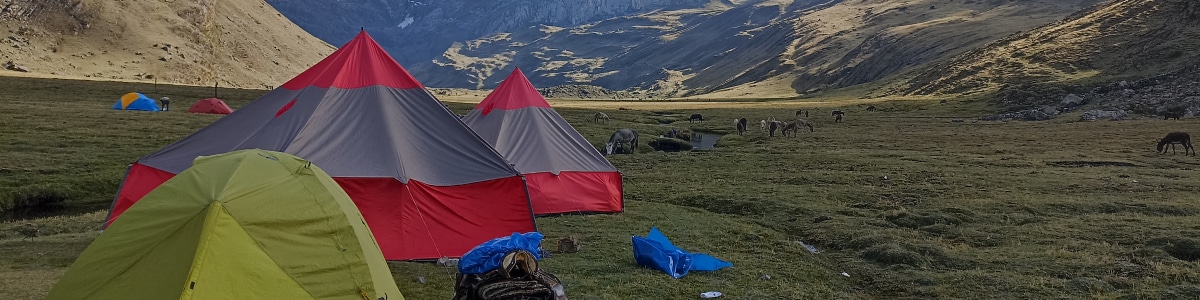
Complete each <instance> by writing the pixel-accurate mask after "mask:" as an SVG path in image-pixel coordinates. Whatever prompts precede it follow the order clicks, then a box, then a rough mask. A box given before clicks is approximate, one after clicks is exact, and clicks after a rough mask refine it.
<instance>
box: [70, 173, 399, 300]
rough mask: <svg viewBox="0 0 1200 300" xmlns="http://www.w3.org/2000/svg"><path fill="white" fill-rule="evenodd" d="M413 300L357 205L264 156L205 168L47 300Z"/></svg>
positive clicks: (174, 186) (326, 183) (328, 184)
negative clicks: (400, 284) (402, 288)
mask: <svg viewBox="0 0 1200 300" xmlns="http://www.w3.org/2000/svg"><path fill="white" fill-rule="evenodd" d="M364 298H366V299H372V300H374V299H388V300H395V299H403V296H402V295H400V291H399V289H397V288H396V284H395V281H394V280H393V279H392V276H391V273H390V271H389V270H388V267H387V264H386V262H385V261H384V259H383V254H382V253H381V252H380V251H379V246H378V245H377V244H376V242H375V239H374V238H373V237H372V235H371V232H370V229H368V228H367V225H366V223H365V222H364V221H363V219H362V215H360V214H359V212H358V209H357V208H355V206H354V203H353V202H351V201H350V197H349V196H347V195H346V193H345V192H344V191H342V189H341V188H340V187H338V184H337V183H336V182H334V181H333V179H332V178H330V177H329V175H328V174H326V173H325V171H323V170H321V169H320V168H318V167H317V166H314V165H312V163H310V162H308V161H305V160H303V159H300V158H297V157H295V156H292V155H289V154H285V153H280V152H272V151H265V150H259V149H249V150H240V151H235V152H230V153H225V154H220V155H213V156H202V157H199V158H197V159H196V160H195V161H194V162H193V164H192V167H190V168H188V169H187V170H185V171H183V172H182V173H180V174H179V175H177V176H175V177H174V178H172V179H170V180H168V181H167V182H165V183H163V184H162V185H161V186H159V187H158V188H156V189H154V190H153V191H151V192H150V193H149V194H147V195H146V197H145V198H143V199H142V200H141V201H138V202H137V203H136V204H135V205H133V206H132V207H130V208H129V210H128V211H126V212H125V214H124V215H123V216H122V217H121V218H120V219H118V220H117V221H115V222H113V223H112V224H111V225H110V226H109V227H108V229H107V230H105V231H104V233H102V234H100V236H99V237H98V238H96V240H95V241H93V242H92V244H91V245H89V246H88V248H87V250H85V251H84V252H83V254H82V255H80V257H79V258H78V259H77V260H76V261H75V263H74V264H72V265H71V269H70V270H68V271H67V273H66V275H64V276H63V278H62V279H61V280H59V282H58V283H57V284H56V285H55V286H54V288H53V290H51V292H50V296H49V297H47V299H358V300H362V299H364Z"/></svg>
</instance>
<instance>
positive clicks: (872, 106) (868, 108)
mask: <svg viewBox="0 0 1200 300" xmlns="http://www.w3.org/2000/svg"><path fill="white" fill-rule="evenodd" d="M875 110H876V108H875V106H874V105H871V106H867V111H875Z"/></svg>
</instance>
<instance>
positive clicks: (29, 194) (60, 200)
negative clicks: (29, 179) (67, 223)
mask: <svg viewBox="0 0 1200 300" xmlns="http://www.w3.org/2000/svg"><path fill="white" fill-rule="evenodd" d="M70 198H71V196H70V194H69V193H68V191H67V189H65V188H61V187H56V186H52V185H35V186H26V187H21V188H18V189H17V190H15V191H12V193H11V197H9V201H8V203H0V211H16V212H23V211H36V210H45V209H59V208H62V207H63V206H64V205H65V203H66V201H67V199H70Z"/></svg>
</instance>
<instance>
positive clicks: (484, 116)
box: [463, 69, 624, 215]
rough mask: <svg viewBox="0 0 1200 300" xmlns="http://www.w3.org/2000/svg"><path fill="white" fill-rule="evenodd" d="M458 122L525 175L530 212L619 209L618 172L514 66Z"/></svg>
mask: <svg viewBox="0 0 1200 300" xmlns="http://www.w3.org/2000/svg"><path fill="white" fill-rule="evenodd" d="M463 123H466V124H467V126H470V127H471V129H472V130H475V132H476V133H477V134H479V136H480V137H482V138H483V139H484V140H485V141H488V143H490V144H491V145H492V146H493V147H494V148H496V151H497V152H500V154H501V155H503V156H504V157H505V158H507V159H508V160H509V161H510V162H512V163H513V164H514V165H515V166H516V168H517V170H518V171H520V172H521V173H522V174H524V175H525V178H526V181H527V184H528V186H529V198H530V202H531V203H533V211H534V213H536V214H538V215H548V214H560V213H568V212H620V211H622V210H623V209H624V200H623V198H622V195H621V192H622V191H621V173H620V172H617V169H616V168H615V167H613V165H612V164H611V163H609V162H608V160H606V159H604V156H602V155H600V152H599V151H596V148H595V147H593V146H592V145H591V144H590V143H588V141H587V139H584V138H583V136H582V135H580V134H579V132H578V131H575V128H573V127H571V124H568V123H567V121H566V120H564V119H563V118H562V116H560V115H558V113H557V112H555V111H554V109H553V108H551V107H550V103H548V102H546V99H545V98H542V95H541V94H540V93H538V91H537V89H534V87H533V84H530V83H529V80H528V79H526V78H525V75H524V74H522V73H521V70H520V69H516V70H513V72H512V74H511V75H509V76H508V78H507V79H505V80H504V82H502V83H500V86H498V87H496V90H494V91H492V93H491V94H488V95H487V97H485V98H484V99H483V101H482V102H480V103H479V105H476V106H475V109H472V110H471V112H470V113H467V116H466V117H464V118H463Z"/></svg>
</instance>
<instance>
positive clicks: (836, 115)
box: [833, 110, 846, 123]
mask: <svg viewBox="0 0 1200 300" xmlns="http://www.w3.org/2000/svg"><path fill="white" fill-rule="evenodd" d="M845 116H846V112H843V111H840V110H835V111H833V122H834V123H841V122H842V117H845Z"/></svg>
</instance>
